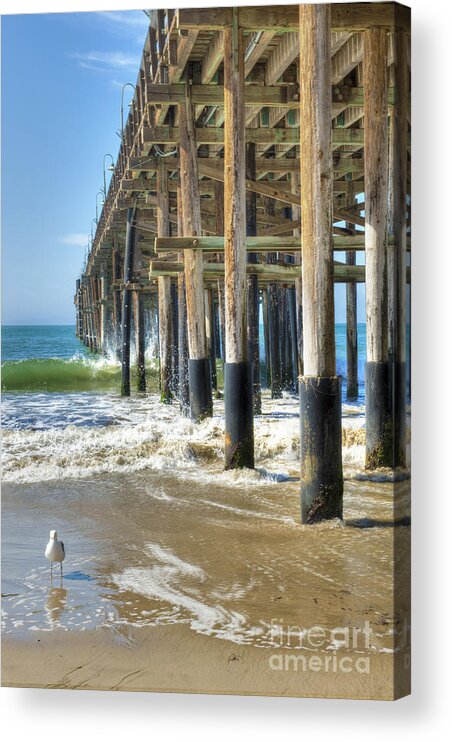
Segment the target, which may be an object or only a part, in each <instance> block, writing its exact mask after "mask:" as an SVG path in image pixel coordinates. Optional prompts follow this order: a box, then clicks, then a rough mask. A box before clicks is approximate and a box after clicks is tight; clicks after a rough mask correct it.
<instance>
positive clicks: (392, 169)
mask: <svg viewBox="0 0 452 742" xmlns="http://www.w3.org/2000/svg"><path fill="white" fill-rule="evenodd" d="M396 24H397V14H396ZM393 50H394V66H393V70H394V87H395V91H396V95H395V100H394V105H393V106H392V111H391V115H390V125H389V214H388V237H389V238H390V244H391V245H393V247H391V248H389V249H390V251H391V252H392V261H391V265H390V266H389V265H388V269H389V268H390V269H391V279H392V280H391V283H390V290H389V296H388V301H389V352H388V356H389V361H390V363H391V365H392V378H393V384H394V392H393V395H392V396H393V404H394V409H393V416H394V435H393V455H394V460H393V462H392V463H393V466H394V467H397V466H398V467H405V466H406V397H407V364H406V315H407V312H406V305H407V296H406V294H407V284H406V265H407V252H406V230H407V160H408V92H409V91H408V88H409V79H408V74H409V73H408V59H407V35H406V32H405V31H404V30H403V29H402V28H399V27H397V25H396V27H395V28H394V31H393Z"/></svg>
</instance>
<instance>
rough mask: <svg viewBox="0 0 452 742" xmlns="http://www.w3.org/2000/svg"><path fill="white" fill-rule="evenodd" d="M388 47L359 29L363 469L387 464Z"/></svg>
mask: <svg viewBox="0 0 452 742" xmlns="http://www.w3.org/2000/svg"><path fill="white" fill-rule="evenodd" d="M387 68H388V51H387V31H386V29H385V28H367V29H366V30H365V31H364V58H363V75H364V183H365V204H366V209H365V250H366V338H367V363H366V468H368V469H376V468H378V467H381V466H392V464H393V441H394V418H393V405H392V388H393V380H392V369H391V366H390V363H389V359H388V285H387V240H386V234H387V224H388V221H387V220H388V190H387V187H388V125H387V120H388V85H387Z"/></svg>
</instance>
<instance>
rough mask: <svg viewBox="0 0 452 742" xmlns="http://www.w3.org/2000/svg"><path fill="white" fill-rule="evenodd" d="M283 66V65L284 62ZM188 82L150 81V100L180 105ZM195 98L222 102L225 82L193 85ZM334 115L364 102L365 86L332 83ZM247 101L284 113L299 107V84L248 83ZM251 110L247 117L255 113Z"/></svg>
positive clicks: (199, 102) (199, 101)
mask: <svg viewBox="0 0 452 742" xmlns="http://www.w3.org/2000/svg"><path fill="white" fill-rule="evenodd" d="M281 66H282V65H281ZM184 91H185V86H184V85H183V84H182V83H177V84H160V83H158V84H149V85H148V86H147V103H148V105H150V106H155V105H177V104H178V103H182V102H183V101H184V95H185V92H184ZM191 95H192V101H193V103H194V104H195V105H200V106H203V107H204V106H223V105H224V91H223V86H222V85H207V84H204V85H192V86H191ZM394 100H395V90H394V88H393V87H391V88H389V90H388V105H393V104H394ZM332 101H333V116H337V115H338V114H339V113H341V112H342V111H343V110H345V109H346V108H359V107H361V108H362V107H363V106H364V89H363V87H362V86H358V87H350V86H348V85H333V87H332ZM245 103H246V105H247V106H260V107H267V108H277V109H279V108H281V109H283V111H284V113H287V111H288V110H291V109H298V108H299V107H300V101H299V94H298V85H296V84H293V83H290V84H287V85H275V84H270V83H267V84H266V85H246V86H245ZM252 114H253V111H251V113H250V115H249V116H248V119H250V117H252Z"/></svg>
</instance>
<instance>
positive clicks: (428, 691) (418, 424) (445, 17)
mask: <svg viewBox="0 0 452 742" xmlns="http://www.w3.org/2000/svg"><path fill="white" fill-rule="evenodd" d="M172 4H173V3H168V5H172ZM209 4H210V5H231V4H237V5H242V4H246V3H241V2H235V3H230V2H224V3H221V1H220V2H218V3H212V2H210V3H209V2H205V3H201V2H196V1H195V2H188V3H187V2H182V0H181V1H180V2H179V3H176V4H175V5H177V7H184V6H185V7H193V6H195V5H199V6H201V7H202V6H206V5H209ZM248 4H253V5H258V4H259V2H258V0H250V1H249V2H248ZM408 4H410V5H411V7H412V10H413V53H412V75H413V98H412V101H413V181H414V189H413V244H414V248H415V251H414V256H413V258H414V259H413V271H412V280H413V311H412V322H413V325H412V341H413V353H412V363H413V368H412V380H413V423H414V433H413V475H414V481H413V521H414V529H413V531H414V532H413V616H414V618H413V640H414V652H413V695H412V696H411V697H410V698H407V699H403V700H402V701H398V702H397V703H393V704H391V703H383V702H367V701H327V700H307V699H300V700H299V699H284V698H250V697H242V696H195V695H176V694H151V693H146V694H145V693H141V694H139V693H113V692H109V693H105V692H103V693H101V692H93V691H77V692H71V691H63V690H46V691H43V690H16V689H8V688H3V689H1V691H0V711H1V720H2V733H3V734H4V735H6V737H4V739H5V738H6V739H11V738H13V739H15V740H19V741H21V740H26V739H31V740H33V742H39V740H44V739H46V740H48V739H49V736H51V737H55V738H56V739H59V740H63V738H64V742H71V741H72V740H80V738H81V737H83V738H84V739H86V740H88V741H89V742H91V740H94V739H101V740H122V739H124V740H127V739H133V740H135V739H138V738H139V736H140V737H141V735H143V738H144V735H148V736H149V737H151V738H154V739H157V740H163V741H164V742H166V741H167V740H173V739H178V740H183V742H186V741H187V740H191V739H196V740H197V741H199V740H202V739H209V740H215V742H217V741H218V740H222V739H229V738H230V737H231V735H233V740H235V739H238V740H242V739H245V738H246V737H248V735H252V738H253V739H258V740H259V742H264V741H265V740H267V739H272V740H274V739H277V738H282V737H284V738H289V735H291V733H292V734H294V735H295V734H296V735H297V736H298V737H300V735H301V737H304V738H306V739H307V738H309V737H310V738H311V739H312V738H314V739H315V740H316V742H317V740H323V739H328V740H331V739H333V740H335V741H336V740H342V739H344V740H345V739H346V740H347V742H353V741H354V740H361V739H362V738H364V739H365V740H366V742H372V741H373V740H378V742H386V740H388V742H393V740H395V739H397V738H398V737H402V736H406V735H409V737H410V742H413V741H415V740H417V739H422V738H424V737H425V735H426V733H428V734H429V735H431V736H433V737H434V738H435V739H444V738H445V734H444V733H442V729H443V727H446V723H447V727H448V728H449V730H450V710H451V705H452V704H451V700H450V687H451V665H452V662H451V660H452V657H451V645H452V641H451V637H450V636H449V633H450V630H451V622H452V610H451V597H450V596H451V591H452V579H451V574H450V572H451V566H452V560H451V553H450V543H451V541H452V533H451V522H452V517H451V515H452V514H451V501H452V487H451V467H452V436H451V432H450V431H451V424H452V410H451V396H452V383H451V382H452V379H451V372H452V357H451V355H452V354H451V345H452V328H451V324H452V311H451V297H452V270H451V254H452V238H451V233H450V227H449V223H448V217H449V216H450V215H451V214H452V191H451V188H450V181H451V175H452V162H451V133H452V131H451V113H452V111H451V96H452V83H451V79H450V74H451V51H452V34H451V25H450V20H451V19H450V12H448V11H449V9H450V7H451V4H450V2H448V0H411V2H410V3H408ZM127 6H128V7H129V9H132V8H137V7H142V8H150V7H163V6H166V5H165V3H161V4H160V6H156V4H155V3H145V2H142V0H135V1H134V2H133V3H130V4H129V3H126V2H124V0H122V2H121V1H119V2H118V0H91V2H90V1H89V0H76V1H75V0H66V1H65V2H64V6H63V3H62V2H54V1H53V0H46V1H45V0H35V2H31V1H29V2H26V0H3V1H2V5H1V12H2V13H3V14H5V13H18V12H29V13H30V12H61V11H63V10H64V11H74V10H77V11H81V10H120V9H127ZM3 187H4V188H5V187H6V188H7V187H8V184H7V183H3Z"/></svg>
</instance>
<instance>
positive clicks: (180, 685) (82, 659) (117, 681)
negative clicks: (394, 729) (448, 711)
mask: <svg viewBox="0 0 452 742" xmlns="http://www.w3.org/2000/svg"><path fill="white" fill-rule="evenodd" d="M273 654H274V653H273V651H272V650H271V649H266V650H262V649H259V648H257V647H253V646H236V645H234V644H231V643H230V642H228V641H225V640H221V639H212V638H210V637H207V636H201V635H199V634H193V633H192V632H191V631H190V629H189V628H188V627H186V626H171V627H159V628H157V627H154V628H153V629H134V630H130V632H129V633H128V635H127V637H126V638H121V639H118V637H117V636H115V634H114V633H113V632H111V631H109V630H108V629H99V630H97V631H92V632H89V633H85V634H80V633H76V632H52V633H46V632H43V633H42V634H39V635H38V636H37V637H35V636H33V637H32V638H28V639H22V640H17V639H10V638H8V637H7V638H5V639H4V640H3V649H2V677H3V680H2V685H4V686H9V687H21V688H23V687H33V688H35V687H39V688H66V689H85V690H88V689H91V690H123V691H149V690H154V691H169V692H184V693H221V694H234V693H235V694H242V695H243V694H244V695H267V696H303V697H312V698H355V699H379V700H393V699H394V698H395V695H394V689H393V683H392V675H393V668H392V657H391V656H390V655H373V656H372V657H371V672H370V673H369V674H365V673H356V672H351V673H344V672H329V673H325V672H319V671H317V670H308V671H302V670H301V669H300V668H301V665H299V669H298V670H295V669H293V666H292V667H291V669H289V670H287V671H286V670H274V669H272V666H271V663H272V659H271V658H272V656H273ZM292 654H294V653H292ZM339 654H340V653H339ZM295 655H296V656H299V655H300V652H297V653H295ZM400 695H403V692H402V693H400Z"/></svg>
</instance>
